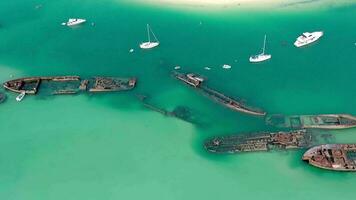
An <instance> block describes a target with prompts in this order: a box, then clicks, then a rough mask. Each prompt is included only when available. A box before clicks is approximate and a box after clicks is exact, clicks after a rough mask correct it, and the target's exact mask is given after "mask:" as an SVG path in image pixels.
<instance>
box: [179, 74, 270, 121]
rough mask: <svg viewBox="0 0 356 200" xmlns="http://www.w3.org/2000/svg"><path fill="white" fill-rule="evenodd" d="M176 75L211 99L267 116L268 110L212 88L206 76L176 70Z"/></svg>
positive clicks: (253, 113)
mask: <svg viewBox="0 0 356 200" xmlns="http://www.w3.org/2000/svg"><path fill="white" fill-rule="evenodd" d="M173 75H174V77H175V78H177V79H178V80H180V81H182V82H184V83H186V84H188V85H190V86H192V87H194V88H195V89H197V90H199V91H201V92H202V93H203V94H204V95H206V96H208V97H209V98H210V99H213V100H214V101H216V102H218V103H220V104H222V105H225V106H226V107H228V108H230V109H232V110H234V111H238V112H243V113H247V114H251V115H257V116H265V115H266V112H264V111H262V110H261V109H258V108H252V107H250V106H248V105H245V104H244V103H243V102H242V101H238V100H236V99H234V98H232V97H228V96H226V95H224V94H222V93H221V92H218V91H216V90H214V89H211V88H209V87H207V86H205V85H204V84H203V82H204V78H203V77H201V76H199V75H197V74H193V73H188V74H183V73H178V72H174V74H173Z"/></svg>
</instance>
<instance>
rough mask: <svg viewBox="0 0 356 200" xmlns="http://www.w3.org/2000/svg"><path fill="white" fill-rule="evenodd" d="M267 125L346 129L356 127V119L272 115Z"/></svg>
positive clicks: (325, 116) (340, 115)
mask: <svg viewBox="0 0 356 200" xmlns="http://www.w3.org/2000/svg"><path fill="white" fill-rule="evenodd" d="M266 123H267V124H269V125H273V126H276V127H280V128H296V129H300V128H307V129H345V128H353V127H356V117H354V116H352V115H348V114H329V115H295V116H283V115H271V116H267V117H266Z"/></svg>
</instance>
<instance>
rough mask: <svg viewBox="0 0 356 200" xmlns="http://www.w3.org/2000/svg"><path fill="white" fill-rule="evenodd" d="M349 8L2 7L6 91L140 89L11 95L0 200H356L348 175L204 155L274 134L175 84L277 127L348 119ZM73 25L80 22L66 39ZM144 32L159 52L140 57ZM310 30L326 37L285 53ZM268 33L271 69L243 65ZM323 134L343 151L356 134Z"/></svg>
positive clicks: (15, 3) (353, 48) (14, 3)
mask: <svg viewBox="0 0 356 200" xmlns="http://www.w3.org/2000/svg"><path fill="white" fill-rule="evenodd" d="M350 2H351V3H350V4H347V5H346V4H345V5H339V6H323V7H315V8H308V9H303V7H295V8H293V5H290V6H281V7H276V8H273V9H269V10H262V9H251V10H250V9H244V8H243V6H242V7H233V8H229V7H226V8H225V7H224V8H221V9H217V10H208V9H204V8H199V9H196V10H194V9H184V8H175V7H174V6H168V7H166V6H158V5H154V4H140V3H138V2H130V1H120V0H100V1H98V0H96V1H95V0H86V1H83V0H57V1H45V0H26V1H24V0H2V1H0V13H1V15H0V82H4V81H6V80H9V79H13V78H19V77H23V76H44V75H79V76H82V77H90V76H121V77H131V76H136V77H137V78H138V84H137V87H136V88H135V89H134V90H132V91H128V92H118V93H111V94H95V95H94V94H91V95H90V94H81V95H74V96H55V97H54V96H45V95H38V96H26V97H25V98H24V100H23V101H22V102H20V103H18V102H16V101H15V97H16V95H15V94H13V93H10V92H6V94H7V97H8V98H7V101H6V102H5V103H3V104H0V199H4V200H63V199H66V200H81V199H83V200H84V199H85V200H97V199H106V200H111V199H130V200H141V199H165V200H182V199H187V200H190V199H192V200H193V199H205V200H216V199H249V200H257V199H289V200H300V199H303V200H309V199H314V200H315V199H323V200H334V199H338V198H342V199H354V198H355V195H356V191H355V188H354V186H355V185H354V184H355V183H356V174H354V173H337V172H330V171H324V170H320V169H317V168H314V167H312V166H309V165H307V164H306V163H303V162H302V161H301V156H302V154H303V150H297V151H288V152H287V151H277V152H266V153H246V154H239V155H212V154H209V153H207V152H206V151H205V150H204V148H203V146H202V144H203V141H204V140H205V139H207V138H210V137H212V136H215V135H224V134H232V133H238V134H243V133H246V132H251V131H263V130H274V129H275V128H273V127H270V126H266V125H265V123H264V120H263V118H259V117H254V116H249V115H246V114H242V113H237V112H233V111H231V110H229V109H227V108H225V107H223V106H221V105H219V104H216V103H214V102H212V101H211V100H210V99H208V98H207V97H205V96H202V95H201V94H199V93H198V92H196V91H195V90H194V89H192V88H190V87H188V86H186V85H184V84H182V83H180V82H179V81H177V80H175V79H174V78H172V76H171V72H172V70H173V68H174V67H175V66H178V65H179V66H181V70H182V71H186V72H195V73H200V74H201V75H203V76H204V77H206V78H207V84H208V85H209V86H210V87H213V88H216V89H218V90H220V91H222V92H224V93H226V94H228V95H230V96H233V97H238V98H241V99H244V100H246V102H247V103H248V104H249V105H252V106H256V107H259V108H262V109H264V110H265V111H267V112H268V113H271V114H285V115H292V114H319V113H320V114H327V113H349V114H353V115H356V106H355V102H356V95H355V94H356V84H355V77H356V23H355V19H356V4H355V3H352V1H350ZM39 5H40V6H39ZM305 7H307V6H305ZM70 17H78V18H86V19H87V20H88V22H87V23H86V24H85V25H83V26H79V27H75V28H69V27H64V26H61V23H62V22H64V21H66V20H67V19H68V18H70ZM147 23H149V24H150V25H151V27H152V29H153V31H154V32H155V34H156V36H157V37H158V39H159V40H160V42H161V44H160V46H159V47H157V48H155V49H152V50H148V51H143V50H141V49H139V48H138V44H139V43H140V42H142V41H145V40H147V36H146V24H147ZM314 30H315V31H316V30H323V31H324V32H325V35H324V37H323V38H322V39H321V40H320V41H318V42H317V43H315V44H313V45H311V46H309V47H307V48H301V49H297V48H295V47H294V46H293V42H294V40H295V38H296V37H297V36H298V35H300V34H301V33H302V32H304V31H314ZM265 34H267V52H268V53H271V54H272V59H271V60H270V61H268V62H265V63H262V64H250V63H249V62H248V58H249V56H250V55H251V54H256V53H258V52H259V51H260V48H261V46H262V42H263V37H264V35H265ZM131 48H133V49H134V52H133V53H130V52H129V50H130V49H131ZM223 64H229V65H231V66H232V68H231V69H230V70H224V69H222V67H221V66H222V65H223ZM204 67H210V68H211V70H209V71H208V70H205V69H204ZM0 91H2V92H4V91H3V89H1V90H0ZM137 95H147V96H148V100H149V102H150V103H152V104H154V105H156V106H159V107H161V108H164V109H166V110H169V111H172V110H174V109H175V108H177V107H180V106H184V107H187V108H189V111H190V113H191V115H192V118H193V119H194V120H193V121H192V122H186V121H183V120H180V119H176V118H172V117H166V116H163V115H161V114H160V113H157V112H154V111H151V110H149V109H147V108H145V107H144V106H143V105H142V103H141V102H140V101H139V100H138V98H137ZM328 133H330V134H332V135H333V136H334V137H335V138H334V140H335V142H338V143H341V142H344V143H347V142H348V143H352V142H356V130H355V129H349V130H342V131H329V132H328Z"/></svg>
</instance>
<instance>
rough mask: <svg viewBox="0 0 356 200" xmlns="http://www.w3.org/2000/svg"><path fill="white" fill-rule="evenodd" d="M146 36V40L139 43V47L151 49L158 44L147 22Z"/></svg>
mask: <svg viewBox="0 0 356 200" xmlns="http://www.w3.org/2000/svg"><path fill="white" fill-rule="evenodd" d="M151 33H152V35H153V37H154V39H155V41H153V42H151ZM147 36H148V42H143V43H141V44H140V48H141V49H152V48H154V47H156V46H158V45H159V41H158V39H157V37H156V36H155V34H154V33H153V31H152V29H151V28H150V25H149V24H147Z"/></svg>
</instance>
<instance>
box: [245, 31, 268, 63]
mask: <svg viewBox="0 0 356 200" xmlns="http://www.w3.org/2000/svg"><path fill="white" fill-rule="evenodd" d="M266 37H267V36H266V35H265V39H264V41H263V47H262V52H261V53H260V54H258V55H254V56H251V57H250V62H252V63H257V62H263V61H266V60H269V59H271V58H272V55H270V54H265V50H266Z"/></svg>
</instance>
